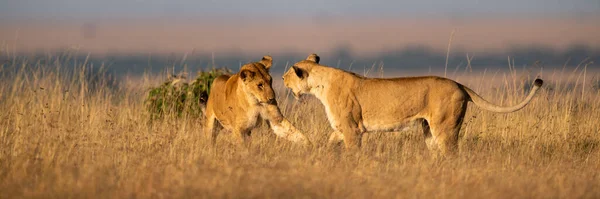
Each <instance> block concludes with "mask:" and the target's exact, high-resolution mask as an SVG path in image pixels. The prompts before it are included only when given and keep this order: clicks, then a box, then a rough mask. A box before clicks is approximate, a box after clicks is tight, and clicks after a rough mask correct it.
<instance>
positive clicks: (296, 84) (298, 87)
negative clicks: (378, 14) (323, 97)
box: [283, 54, 320, 99]
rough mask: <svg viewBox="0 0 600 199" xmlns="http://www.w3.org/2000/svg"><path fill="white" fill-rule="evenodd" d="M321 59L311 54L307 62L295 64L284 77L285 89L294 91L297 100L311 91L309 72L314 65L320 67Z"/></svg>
mask: <svg viewBox="0 0 600 199" xmlns="http://www.w3.org/2000/svg"><path fill="white" fill-rule="evenodd" d="M319 61H320V58H319V56H318V55H317V54H310V55H309V56H308V57H307V58H306V60H302V61H300V62H298V63H296V64H294V65H293V66H292V67H291V68H290V69H289V70H288V71H287V72H286V73H285V74H284V75H283V83H284V84H285V87H288V88H290V89H292V93H294V97H295V98H296V99H298V98H300V96H301V95H302V94H304V93H308V92H309V91H310V86H309V85H308V81H307V78H308V76H309V74H308V72H309V71H310V69H311V68H312V67H313V66H314V65H318V64H319Z"/></svg>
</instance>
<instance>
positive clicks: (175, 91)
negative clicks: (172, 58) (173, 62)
mask: <svg viewBox="0 0 600 199" xmlns="http://www.w3.org/2000/svg"><path fill="white" fill-rule="evenodd" d="M225 74H231V70H229V69H227V68H219V69H212V70H209V71H200V72H198V76H197V77H196V79H194V81H192V82H191V83H188V82H186V81H185V78H184V77H181V76H173V77H171V78H169V79H168V80H167V81H166V82H164V83H163V84H161V85H160V86H158V87H154V88H150V89H149V91H148V95H147V97H146V100H145V103H146V107H147V110H148V112H150V114H151V118H152V119H157V118H162V117H163V116H164V115H167V114H176V116H182V115H184V114H187V115H189V116H192V117H200V116H201V115H202V107H203V106H204V105H205V103H206V100H207V99H208V94H209V93H210V87H211V84H212V82H213V80H214V79H215V78H217V77H218V76H220V75H225Z"/></svg>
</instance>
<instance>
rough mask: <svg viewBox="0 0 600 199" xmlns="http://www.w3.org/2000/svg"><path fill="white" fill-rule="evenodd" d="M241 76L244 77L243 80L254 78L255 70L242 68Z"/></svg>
mask: <svg viewBox="0 0 600 199" xmlns="http://www.w3.org/2000/svg"><path fill="white" fill-rule="evenodd" d="M240 78H242V80H243V81H246V80H251V79H252V78H254V72H252V71H249V70H242V71H240Z"/></svg>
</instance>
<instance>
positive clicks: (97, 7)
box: [0, 0, 600, 19]
mask: <svg viewBox="0 0 600 199" xmlns="http://www.w3.org/2000/svg"><path fill="white" fill-rule="evenodd" d="M473 15H496V16H498V15H499V16H515V15H517V16H531V15H533V16H555V15H558V16H579V15H600V0H415V1H407V0H370V1H359V0H329V1H319V0H294V1H278V0H256V1H246V0H0V18H3V19H43V18H59V19H62V18H71V19H90V18H92V19H94V18H100V19H101V18H119V17H131V18H148V17H199V16H235V17H250V18H251V17H282V18H284V17H291V18H295V17H315V16H332V17H351V16H358V17H361V16H370V17H378V16H382V17H384V16H416V17H422V16H425V17H426V16H473Z"/></svg>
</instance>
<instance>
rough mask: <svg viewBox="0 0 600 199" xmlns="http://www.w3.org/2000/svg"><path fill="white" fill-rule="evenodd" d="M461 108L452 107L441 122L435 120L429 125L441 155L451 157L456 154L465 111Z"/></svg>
mask: <svg viewBox="0 0 600 199" xmlns="http://www.w3.org/2000/svg"><path fill="white" fill-rule="evenodd" d="M461 105H463V106H458V105H457V106H456V107H452V108H455V109H451V110H453V112H451V113H448V114H446V115H445V116H442V117H437V118H443V119H442V120H438V121H436V120H435V119H434V120H433V121H432V122H431V123H430V126H431V134H432V136H433V139H434V140H435V142H436V143H437V145H438V147H439V148H440V150H441V152H442V154H443V155H449V156H453V155H456V153H457V152H458V135H459V132H460V126H461V125H462V121H463V118H464V116H465V112H466V109H464V108H463V107H464V106H466V104H461Z"/></svg>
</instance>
